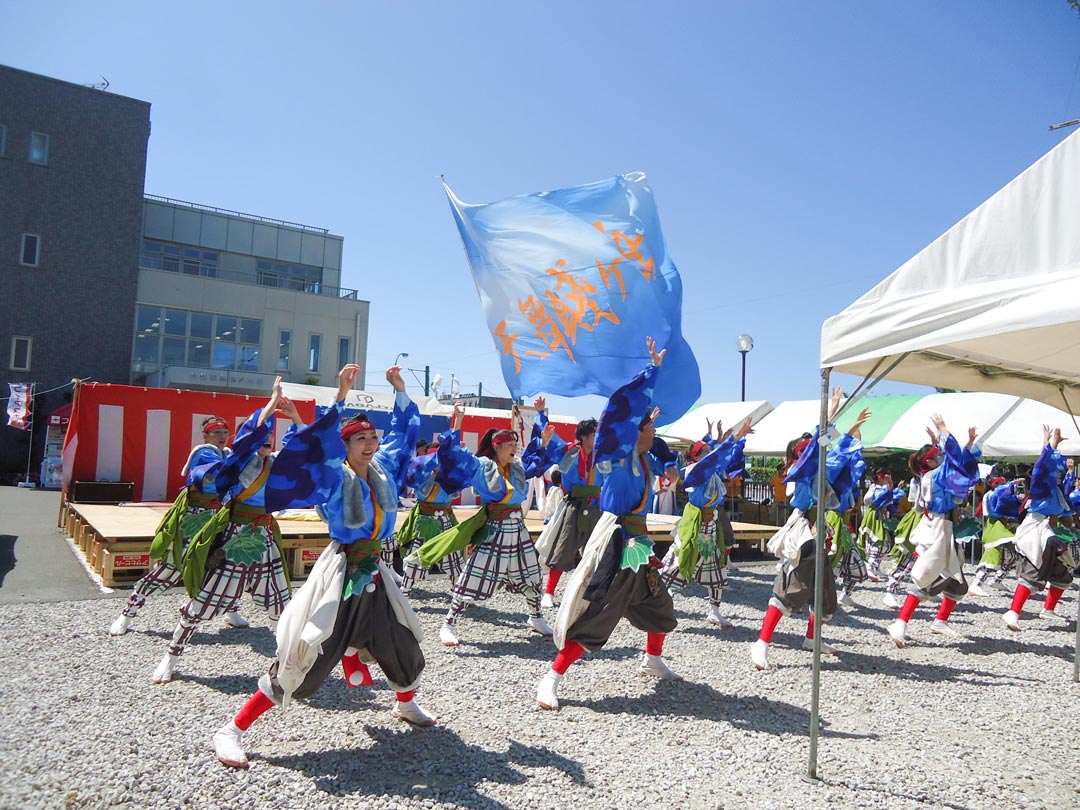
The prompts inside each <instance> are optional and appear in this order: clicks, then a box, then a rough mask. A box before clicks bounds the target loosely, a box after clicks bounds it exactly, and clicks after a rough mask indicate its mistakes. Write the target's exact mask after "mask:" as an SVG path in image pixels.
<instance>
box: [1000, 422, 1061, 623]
mask: <svg viewBox="0 0 1080 810" xmlns="http://www.w3.org/2000/svg"><path fill="white" fill-rule="evenodd" d="M1059 444H1061V429H1060V428H1054V429H1053V431H1051V430H1050V427H1049V426H1048V425H1043V449H1042V453H1041V454H1040V455H1039V460H1038V461H1036V462H1035V466H1034V468H1032V470H1031V496H1030V499H1029V500H1028V507H1027V517H1025V518H1024V522H1023V523H1021V524H1020V527H1019V528H1018V529H1017V530H1016V538H1015V540H1014V541H1013V542H1014V543H1015V544H1016V553H1017V554H1018V555H1019V556H1020V561H1019V563H1018V564H1017V566H1016V576H1017V579H1019V580H1020V581H1019V582H1017V583H1016V591H1015V592H1014V593H1013V600H1012V605H1011V606H1010V607H1009V609H1008V611H1006V613H1005V616H1004V617H1003V618H1004V621H1005V626H1006V627H1008V628H1009V629H1010V630H1014V631H1016V632H1019V631H1020V614H1021V612H1022V611H1023V610H1024V603H1025V602H1027V600H1028V597H1029V596H1031V594H1033V593H1040V592H1041V591H1042V590H1043V588H1047V591H1046V600H1045V601H1044V602H1043V607H1042V611H1041V612H1040V613H1039V615H1040V616H1041V617H1042V618H1044V619H1053V620H1055V621H1061V622H1065V621H1068V619H1067V618H1066V617H1065V616H1062V615H1061V614H1059V613H1058V612H1057V610H1056V609H1057V604H1058V600H1060V599H1061V595H1062V594H1063V593H1065V589H1066V588H1068V587H1069V586H1070V585H1071V584H1072V579H1073V575H1072V570H1073V569H1074V568H1075V567H1076V561H1075V560H1073V559H1072V555H1071V553H1070V552H1069V546H1068V543H1067V542H1066V541H1065V540H1063V539H1062V538H1061V537H1059V536H1058V535H1057V534H1056V532H1055V531H1054V519H1055V518H1058V517H1060V516H1061V515H1067V514H1069V513H1070V512H1071V511H1072V510H1071V507H1070V505H1069V500H1068V498H1067V497H1066V494H1065V490H1064V488H1063V486H1062V482H1063V479H1064V477H1065V470H1066V466H1065V457H1064V456H1062V455H1061V453H1060V452H1058V445H1059ZM1048 586H1049V587H1048Z"/></svg>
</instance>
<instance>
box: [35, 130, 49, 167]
mask: <svg viewBox="0 0 1080 810" xmlns="http://www.w3.org/2000/svg"><path fill="white" fill-rule="evenodd" d="M30 162H31V163H37V164H38V165H39V166H46V165H48V163H49V136H48V135H46V134H45V133H44V132H31V133H30Z"/></svg>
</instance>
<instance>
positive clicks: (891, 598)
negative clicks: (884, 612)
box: [881, 591, 903, 610]
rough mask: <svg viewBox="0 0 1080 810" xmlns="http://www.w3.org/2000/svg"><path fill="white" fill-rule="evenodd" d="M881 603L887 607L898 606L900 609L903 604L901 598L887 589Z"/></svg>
mask: <svg viewBox="0 0 1080 810" xmlns="http://www.w3.org/2000/svg"><path fill="white" fill-rule="evenodd" d="M881 604H883V605H885V607H887V608H896V609H897V610H899V609H900V608H901V607H903V605H901V604H900V600H899V599H897V598H896V594H894V593H889V592H888V591H885V595H884V596H883V597H881Z"/></svg>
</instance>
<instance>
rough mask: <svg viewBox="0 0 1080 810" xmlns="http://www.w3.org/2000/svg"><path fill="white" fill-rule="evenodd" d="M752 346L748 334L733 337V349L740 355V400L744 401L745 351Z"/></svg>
mask: <svg viewBox="0 0 1080 810" xmlns="http://www.w3.org/2000/svg"><path fill="white" fill-rule="evenodd" d="M753 348H754V339H753V338H752V337H750V336H749V335H739V336H738V337H737V338H736V339H735V350H736V351H737V352H738V353H739V354H741V355H742V401H743V402H746V353H747V352H748V351H750V350H751V349H753Z"/></svg>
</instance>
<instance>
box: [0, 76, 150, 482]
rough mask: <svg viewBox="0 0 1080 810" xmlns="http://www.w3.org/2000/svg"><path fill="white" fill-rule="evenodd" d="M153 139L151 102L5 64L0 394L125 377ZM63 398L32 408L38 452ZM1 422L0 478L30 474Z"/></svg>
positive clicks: (13, 434) (0, 143) (0, 98)
mask: <svg viewBox="0 0 1080 810" xmlns="http://www.w3.org/2000/svg"><path fill="white" fill-rule="evenodd" d="M149 135H150V105H149V104H148V103H147V102H145V101H139V100H137V99H133V98H126V97H124V96H119V95H116V94H114V93H107V92H103V91H101V90H96V89H93V88H90V87H84V86H82V85H78V84H72V83H70V82H64V81H60V80H58V79H52V78H49V77H47V76H39V75H37V74H34V73H28V72H26V71H23V70H16V69H14V68H10V67H5V66H2V65H0V277H2V278H3V295H0V392H2V394H0V395H2V396H5V397H6V396H7V392H8V386H7V384H8V383H22V382H34V383H36V385H37V390H38V391H47V390H49V389H52V388H56V387H58V386H63V385H64V384H65V383H67V382H69V381H70V380H71V378H72V377H76V376H77V377H94V378H96V379H100V380H106V381H109V382H127V381H128V375H129V368H130V364H131V324H132V320H133V318H134V316H135V293H136V287H137V267H138V258H139V248H140V240H141V237H142V206H143V181H144V178H145V173H146V144H147V138H148V137H149ZM65 393H67V394H68V396H70V388H67V389H62V390H60V391H56V392H54V393H50V394H43V395H41V396H39V397H38V398H37V400H36V401H35V411H36V418H35V422H34V426H35V434H36V435H35V436H34V444H35V446H36V448H38V451H37V454H36V455H37V456H38V457H39V456H40V448H41V446H42V441H43V437H41V434H42V433H43V432H44V431H41V430H39V428H40V427H41V426H42V425H43V424H44V417H45V415H46V414H48V413H49V412H51V411H53V410H55V409H56V408H58V407H60V406H61V405H63V404H64V402H65V399H64V396H65ZM3 422H4V425H3V427H0V472H10V471H12V470H22V469H25V467H26V456H27V449H28V438H29V437H28V436H27V434H26V433H25V432H23V431H19V430H15V429H14V428H10V427H8V426H7V424H6V419H5V420H3ZM37 462H38V458H37V457H36V458H35V459H34V461H33V464H32V466H31V470H32V471H33V472H36V471H37Z"/></svg>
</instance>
